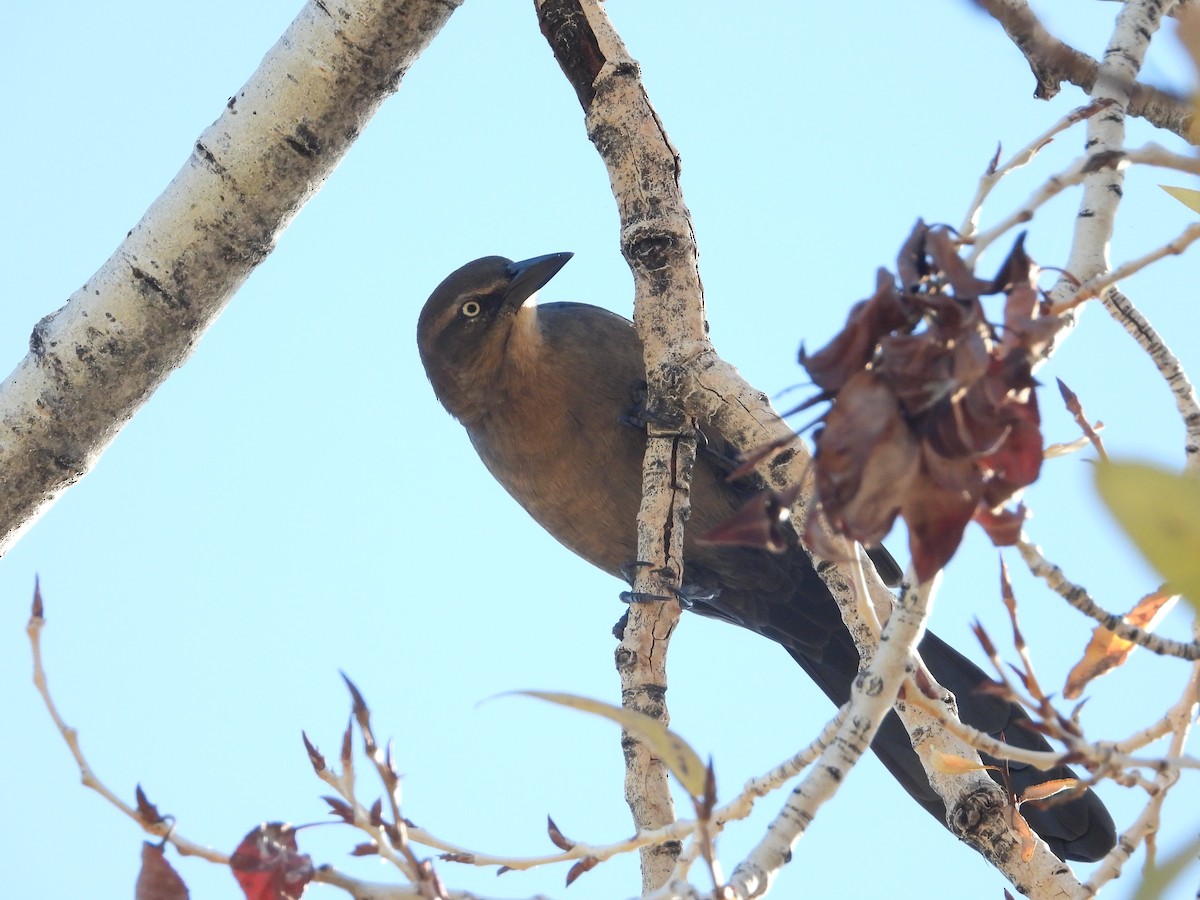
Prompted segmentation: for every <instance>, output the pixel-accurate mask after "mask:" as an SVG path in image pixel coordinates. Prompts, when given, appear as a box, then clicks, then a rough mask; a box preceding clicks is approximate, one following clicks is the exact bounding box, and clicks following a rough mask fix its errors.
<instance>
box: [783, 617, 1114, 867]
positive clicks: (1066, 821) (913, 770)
mask: <svg viewBox="0 0 1200 900" xmlns="http://www.w3.org/2000/svg"><path fill="white" fill-rule="evenodd" d="M848 639H849V636H847V640H848ZM920 649H921V657H922V658H923V659H924V660H925V664H926V665H927V666H928V667H929V670H930V671H931V672H932V673H933V677H934V678H936V679H937V681H938V682H939V683H940V684H941V685H942V686H943V687H945V688H946V689H947V690H950V691H952V692H953V693H954V695H955V697H956V698H957V700H958V711H959V717H960V718H961V719H962V721H963V722H965V723H966V724H968V725H970V726H972V727H973V728H976V729H978V730H980V731H983V732H986V733H987V734H990V735H992V736H993V737H996V738H1000V739H1003V740H1004V741H1006V742H1007V743H1010V744H1012V745H1014V746H1016V747H1022V748H1024V749H1028V750H1052V749H1053V748H1052V747H1051V746H1050V745H1049V744H1048V743H1047V742H1046V740H1045V739H1044V738H1043V737H1042V736H1041V735H1039V734H1037V733H1036V732H1034V731H1031V730H1030V729H1029V728H1027V727H1025V725H1024V724H1023V723H1026V722H1028V721H1029V717H1028V716H1027V715H1026V714H1025V712H1024V710H1022V709H1021V708H1020V707H1019V706H1017V705H1015V704H1012V703H1009V702H1007V701H1005V700H1002V699H1000V698H999V697H995V696H993V695H991V694H987V693H983V692H981V691H979V690H978V688H979V687H980V686H981V685H983V684H986V683H988V682H989V681H990V680H991V679H989V678H988V676H987V675H986V674H984V672H983V670H982V669H980V668H979V667H978V666H976V665H975V664H974V663H973V662H971V661H970V660H969V659H967V658H966V657H965V656H963V655H962V654H961V653H959V652H958V651H957V650H955V649H954V648H953V647H951V646H950V645H949V644H947V643H946V642H945V641H943V640H941V639H940V638H939V637H937V636H936V635H934V634H926V636H925V639H924V640H923V641H922V642H921V647H920ZM789 652H791V655H792V657H793V658H794V659H795V660H796V662H798V663H799V664H800V666H801V667H802V668H803V669H804V670H805V671H806V672H807V673H808V674H809V676H811V677H812V679H813V680H814V681H815V682H816V683H817V684H818V685H819V686H820V687H821V689H822V690H823V691H824V692H825V694H826V695H827V696H828V697H829V698H830V699H831V700H833V702H834V703H836V704H838V705H841V704H843V703H845V702H846V701H847V700H848V699H849V697H850V683H851V681H852V680H853V675H851V676H850V678H849V679H848V678H847V677H846V673H845V672H844V671H842V670H843V669H844V668H845V666H844V664H843V665H831V664H830V662H828V661H823V660H813V659H811V658H809V657H806V656H804V655H803V654H802V653H800V652H796V651H789ZM871 749H872V750H874V751H875V754H876V755H877V756H878V757H879V759H880V760H881V761H882V762H883V764H884V765H885V766H886V767H887V769H888V771H890V772H891V773H892V775H893V777H895V779H896V780H897V781H899V782H900V784H901V785H902V786H903V787H904V789H905V790H906V791H908V793H909V794H910V795H912V797H913V799H915V800H916V801H917V802H918V803H920V804H921V805H922V806H923V807H925V809H927V810H928V811H929V812H930V813H932V814H933V815H934V816H936V817H937V818H938V820H939V821H941V822H942V823H943V824H944V823H945V821H946V808H945V806H944V805H943V803H942V801H941V798H940V797H938V795H937V793H936V792H935V791H934V790H933V789H932V788H931V787H930V785H929V781H928V779H927V778H926V776H925V770H924V769H923V768H922V766H921V762H920V760H919V759H918V758H917V754H916V752H915V751H914V750H913V749H912V743H911V741H910V740H909V736H908V732H907V731H906V730H905V728H904V725H903V724H901V722H900V719H899V718H898V717H897V716H896V714H895V713H894V712H893V713H889V714H888V716H887V718H886V719H885V720H884V722H883V724H882V725H881V726H880V728H879V732H878V733H877V734H876V736H875V740H874V741H873V742H872V744H871ZM984 761H985V762H987V763H996V761H995V760H992V759H988V758H986V757H985V758H984ZM998 765H1000V766H1002V767H1005V768H1006V769H1007V772H1008V778H1009V782H1010V784H1011V786H1012V789H1013V791H1014V793H1015V794H1016V795H1017V796H1020V795H1021V793H1022V792H1023V791H1024V790H1025V789H1026V788H1028V787H1030V786H1031V785H1034V784H1040V783H1042V782H1046V781H1051V780H1054V779H1059V778H1074V777H1076V776H1075V774H1074V773H1073V772H1072V771H1071V770H1070V769H1069V768H1067V767H1066V766H1059V767H1057V768H1054V769H1051V770H1049V771H1041V770H1038V769H1035V768H1033V767H1032V766H1027V765H1023V764H1021V763H1015V762H1010V763H1007V764H1004V763H998ZM994 777H995V778H996V779H997V780H998V781H1002V778H1001V776H1000V775H999V774H998V773H996V774H994ZM1021 814H1022V815H1023V816H1024V817H1025V820H1026V821H1027V822H1028V823H1029V826H1030V827H1031V828H1032V829H1033V830H1034V831H1035V832H1037V834H1038V835H1039V836H1040V837H1041V838H1042V840H1044V841H1045V842H1046V843H1047V844H1048V845H1049V846H1050V849H1051V850H1053V851H1054V853H1055V854H1056V855H1057V856H1058V857H1059V858H1060V859H1064V860H1079V861H1083V862H1093V861H1095V860H1098V859H1101V858H1102V857H1103V856H1104V855H1105V854H1106V853H1108V851H1109V850H1111V849H1112V848H1113V846H1114V845H1115V843H1116V839H1117V834H1116V827H1115V826H1114V824H1113V820H1112V816H1110V815H1109V813H1108V810H1107V809H1105V807H1104V804H1103V803H1102V802H1101V801H1100V798H1099V797H1097V796H1096V795H1095V794H1094V793H1093V792H1092V791H1091V790H1087V791H1085V792H1084V793H1083V794H1081V795H1080V796H1078V797H1076V798H1074V799H1072V800H1069V801H1066V802H1062V803H1058V804H1055V805H1053V806H1047V807H1042V808H1039V807H1035V806H1034V805H1033V804H1025V805H1023V806H1022V807H1021Z"/></svg>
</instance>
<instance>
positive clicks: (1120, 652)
mask: <svg viewBox="0 0 1200 900" xmlns="http://www.w3.org/2000/svg"><path fill="white" fill-rule="evenodd" d="M1174 596H1175V595H1174V594H1170V593H1167V592H1166V591H1164V590H1161V589H1160V590H1157V591H1154V592H1153V593H1151V594H1147V595H1146V596H1145V597H1143V598H1142V599H1141V600H1139V601H1138V602H1137V603H1136V604H1135V605H1134V607H1133V609H1131V610H1130V611H1129V612H1128V613H1126V614H1125V615H1124V616H1123V617H1122V618H1124V619H1125V621H1126V622H1128V623H1129V624H1130V625H1136V626H1137V627H1138V628H1142V629H1144V630H1146V631H1150V630H1152V629H1153V628H1154V626H1155V625H1157V624H1158V622H1159V621H1160V620H1161V619H1162V617H1163V616H1164V615H1166V613H1167V610H1168V609H1170V606H1171V603H1172V601H1173V599H1174ZM1136 646H1137V645H1136V644H1134V643H1133V642H1132V641H1127V640H1125V638H1122V637H1117V635H1116V634H1114V633H1113V632H1111V631H1109V630H1108V629H1107V628H1105V627H1104V626H1103V625H1097V626H1096V628H1095V630H1093V631H1092V639H1091V640H1090V641H1089V642H1088V645H1087V649H1086V650H1085V651H1084V652H1083V659H1081V660H1080V661H1079V662H1077V663H1076V664H1075V667H1074V668H1073V669H1071V673H1070V674H1069V675H1068V676H1067V684H1066V687H1064V688H1063V696H1064V697H1066V698H1067V699H1068V700H1074V699H1075V698H1077V697H1078V696H1080V694H1082V693H1083V689H1084V688H1085V687H1087V685H1088V683H1089V682H1091V681H1092V680H1094V679H1096V678H1099V677H1100V676H1101V675H1104V674H1107V673H1108V672H1111V671H1112V670H1113V669H1115V668H1117V667H1118V666H1121V665H1124V663H1125V660H1127V659H1128V658H1129V654H1130V653H1132V652H1133V649H1134V647H1136Z"/></svg>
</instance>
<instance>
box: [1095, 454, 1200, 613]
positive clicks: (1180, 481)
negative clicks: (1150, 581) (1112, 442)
mask: <svg viewBox="0 0 1200 900" xmlns="http://www.w3.org/2000/svg"><path fill="white" fill-rule="evenodd" d="M1096 490H1097V491H1099V493H1100V497H1101V498H1102V499H1103V500H1104V503H1105V504H1106V505H1107V506H1108V509H1109V512H1111V513H1112V514H1113V516H1114V517H1115V518H1116V520H1117V522H1118V523H1119V524H1120V526H1121V528H1123V529H1124V531H1125V533H1126V534H1127V535H1129V538H1130V540H1132V541H1133V543H1134V545H1135V546H1136V547H1137V548H1138V550H1140V551H1141V552H1142V555H1143V556H1144V557H1146V559H1147V561H1149V563H1150V565H1152V566H1154V568H1155V569H1157V570H1158V572H1159V574H1160V575H1162V577H1163V579H1164V580H1165V581H1166V582H1167V585H1168V587H1169V588H1170V589H1171V590H1172V591H1174V592H1175V593H1179V594H1183V595H1184V596H1185V597H1186V598H1187V599H1188V600H1189V601H1190V602H1191V603H1192V604H1193V605H1194V606H1197V608H1198V609H1200V478H1197V477H1196V476H1195V475H1190V474H1186V473H1185V474H1182V475H1177V474H1175V473H1173V472H1168V471H1166V470H1165V469H1160V468H1158V467H1157V466H1150V465H1146V464H1144V463H1131V462H1102V463H1099V464H1097V466H1096Z"/></svg>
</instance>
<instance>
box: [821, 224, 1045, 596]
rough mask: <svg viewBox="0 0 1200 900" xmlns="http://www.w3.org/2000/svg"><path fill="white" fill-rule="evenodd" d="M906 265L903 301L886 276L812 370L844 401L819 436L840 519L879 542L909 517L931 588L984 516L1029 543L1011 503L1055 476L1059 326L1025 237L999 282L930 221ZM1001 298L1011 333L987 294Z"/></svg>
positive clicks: (998, 530)
mask: <svg viewBox="0 0 1200 900" xmlns="http://www.w3.org/2000/svg"><path fill="white" fill-rule="evenodd" d="M897 269H898V271H899V273H900V281H901V285H902V288H901V289H900V290H899V291H897V289H896V285H895V283H894V281H893V280H892V279H891V277H890V276H888V275H887V274H886V273H883V274H881V275H880V277H879V279H878V287H877V290H876V293H875V295H874V296H873V297H872V298H871V299H870V300H867V301H864V302H863V303H861V304H859V305H858V306H856V307H855V308H854V310H853V311H852V313H851V315H850V318H849V320H848V321H847V323H846V327H845V328H844V329H843V330H842V332H841V333H839V334H838V335H837V336H836V337H834V339H833V340H832V341H831V342H830V343H829V345H827V346H826V347H825V348H823V349H822V350H821V351H819V352H818V353H816V354H814V355H813V356H811V357H807V356H804V355H803V354H802V355H801V361H802V362H803V363H804V364H805V365H806V367H807V368H808V370H809V375H810V376H811V377H812V378H813V380H814V382H816V383H817V385H818V386H819V387H821V388H822V389H824V391H825V392H826V394H834V397H833V405H832V407H831V408H830V410H829V412H828V414H827V415H826V417H825V423H824V428H822V429H821V430H820V431H819V432H818V433H817V435H816V445H817V447H816V461H815V467H816V481H817V492H818V496H819V499H820V503H821V508H822V510H823V512H824V514H825V516H826V518H827V519H828V521H829V523H830V525H831V526H832V527H833V529H834V530H835V531H837V532H839V533H841V534H844V535H846V536H848V537H851V538H854V539H856V540H859V541H861V542H862V543H864V544H872V543H875V542H876V541H878V540H879V539H880V538H882V536H883V535H884V534H885V533H886V532H887V530H888V529H889V528H890V527H891V525H892V523H893V522H894V520H895V517H896V515H897V514H899V515H901V516H902V517H903V518H904V520H905V522H906V524H907V525H908V530H909V545H910V550H911V552H912V555H913V559H914V562H915V564H916V569H917V576H918V578H920V579H921V580H922V581H924V580H926V579H928V578H930V577H932V576H933V574H934V573H935V572H936V571H937V570H938V569H940V568H941V567H942V566H944V565H945V563H946V562H947V561H949V559H950V558H951V556H953V554H954V552H955V550H956V549H957V548H958V545H959V543H960V542H961V540H962V533H963V530H964V529H965V528H966V525H967V523H968V522H970V521H971V519H972V518H975V517H976V515H977V514H980V515H979V517H980V519H981V520H982V521H983V522H985V523H986V524H988V525H989V526H991V527H989V529H988V533H989V534H990V535H992V536H993V538H995V539H996V540H997V541H998V542H999V543H1011V542H1012V540H1013V539H1014V537H1015V533H1019V528H1020V521H1021V519H1022V518H1023V512H1021V511H1017V512H1013V513H1007V512H1004V511H1002V510H1001V507H1003V506H1004V504H1006V503H1008V502H1009V501H1010V500H1011V499H1012V498H1013V496H1014V494H1015V493H1016V492H1017V491H1019V490H1021V489H1022V488H1024V487H1026V486H1028V485H1029V484H1031V483H1032V482H1033V481H1034V480H1035V479H1036V478H1037V477H1038V474H1039V473H1040V471H1041V463H1042V434H1041V428H1040V415H1039V412H1038V405H1037V399H1036V396H1035V394H1034V393H1033V388H1034V386H1035V384H1034V380H1033V377H1032V371H1031V361H1032V360H1033V359H1034V358H1036V356H1037V355H1038V353H1039V352H1041V350H1042V349H1043V347H1044V343H1045V342H1046V341H1047V340H1049V338H1050V337H1051V336H1052V335H1053V333H1054V331H1055V330H1056V329H1057V327H1058V325H1057V322H1056V321H1054V320H1052V319H1051V318H1050V317H1047V316H1044V315H1043V309H1042V306H1043V304H1042V303H1041V301H1040V299H1039V295H1038V291H1037V274H1038V270H1037V266H1036V265H1034V264H1033V263H1032V262H1031V261H1030V259H1029V258H1028V256H1027V255H1026V254H1025V251H1024V248H1023V245H1022V241H1021V240H1018V241H1017V243H1016V245H1015V246H1014V247H1013V249H1012V251H1011V253H1010V254H1009V257H1008V259H1007V260H1006V261H1005V263H1004V265H1003V267H1002V268H1001V271H1000V273H999V274H998V275H997V276H996V278H995V279H993V280H991V281H985V280H983V279H980V278H977V277H976V276H975V275H974V273H973V272H971V271H970V269H969V268H968V267H967V265H966V263H965V262H963V260H962V259H961V258H960V257H959V256H958V254H957V252H956V245H955V241H954V239H953V238H952V236H951V235H950V233H949V232H948V231H947V230H946V229H944V228H934V229H930V228H928V227H927V226H925V225H924V223H922V222H918V223H917V226H916V228H914V230H913V233H912V234H911V235H910V236H909V238H908V240H907V241H906V242H905V244H904V247H903V249H902V250H901V252H900V256H899V259H898V260H897ZM1001 291H1003V292H1004V293H1005V294H1006V298H1005V307H1004V322H1005V325H1004V328H1003V329H1002V335H1001V336H1000V337H998V336H997V334H996V329H994V328H993V327H992V326H991V325H989V324H988V319H987V316H986V314H985V312H984V310H983V306H982V304H981V303H980V300H979V297H980V296H981V295H984V294H989V293H999V292H1001ZM918 314H919V315H918ZM922 326H923V327H922ZM1014 532H1015V533H1014ZM809 537H810V539H811V535H810V536H809Z"/></svg>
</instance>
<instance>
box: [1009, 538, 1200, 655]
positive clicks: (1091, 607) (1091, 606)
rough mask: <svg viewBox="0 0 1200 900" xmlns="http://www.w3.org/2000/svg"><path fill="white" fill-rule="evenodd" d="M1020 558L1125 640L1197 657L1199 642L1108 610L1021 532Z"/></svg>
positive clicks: (1162, 651)
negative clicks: (1168, 634)
mask: <svg viewBox="0 0 1200 900" xmlns="http://www.w3.org/2000/svg"><path fill="white" fill-rule="evenodd" d="M1016 547H1017V550H1018V552H1020V554H1021V559H1023V560H1025V564H1026V565H1027V566H1028V567H1029V571H1030V572H1031V573H1032V574H1033V575H1034V576H1035V577H1037V578H1040V579H1042V580H1043V581H1044V582H1046V585H1047V586H1048V587H1049V588H1050V589H1051V590H1052V591H1054V592H1055V593H1056V594H1058V595H1059V596H1060V597H1062V598H1063V599H1064V600H1066V601H1067V602H1068V603H1070V604H1071V606H1073V607H1075V609H1077V610H1079V611H1080V612H1081V613H1083V614H1084V615H1085V616H1089V617H1090V618H1092V619H1094V620H1096V621H1097V622H1099V623H1100V624H1101V625H1103V626H1104V627H1105V628H1107V629H1108V630H1109V631H1111V632H1112V633H1113V634H1115V635H1116V636H1117V637H1119V638H1123V639H1124V640H1127V641H1131V642H1132V643H1134V644H1137V645H1138V646H1140V647H1145V648H1146V649H1147V650H1149V651H1151V652H1152V653H1158V654H1160V655H1162V656H1177V657H1179V658H1180V659H1186V660H1188V661H1189V662H1192V661H1195V660H1198V659H1200V643H1197V642H1196V641H1192V642H1191V643H1183V642H1182V641H1174V640H1171V639H1170V638H1165V637H1160V636H1159V635H1157V634H1153V633H1152V632H1149V631H1145V630H1144V629H1141V628H1138V627H1137V626H1136V625H1130V624H1129V623H1128V622H1126V621H1125V619H1124V618H1123V617H1122V616H1119V615H1116V614H1114V613H1110V612H1109V611H1108V610H1106V609H1104V608H1103V607H1102V606H1100V605H1099V604H1097V603H1096V601H1095V600H1093V599H1092V598H1091V596H1090V595H1089V594H1088V592H1087V590H1086V589H1084V588H1083V587H1080V586H1079V585H1077V584H1075V583H1074V582H1072V581H1070V580H1068V579H1067V577H1066V575H1065V574H1063V570H1062V569H1061V568H1059V567H1058V566H1056V565H1054V564H1053V563H1052V562H1050V561H1049V560H1048V559H1046V557H1045V555H1044V554H1043V553H1042V548H1041V547H1039V546H1038V545H1037V544H1035V543H1033V542H1032V541H1030V540H1029V537H1028V535H1026V534H1025V533H1024V532H1022V534H1021V537H1020V538H1019V539H1018V540H1017V544H1016Z"/></svg>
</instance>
